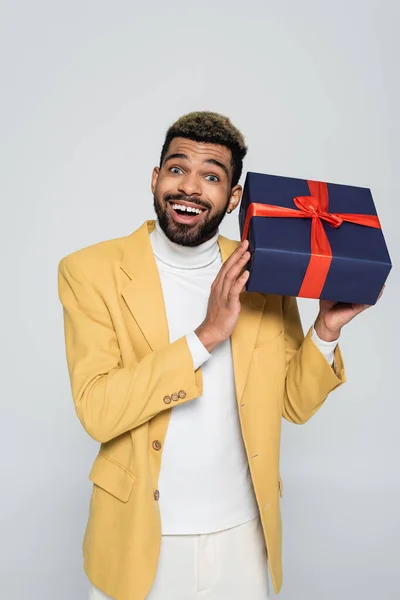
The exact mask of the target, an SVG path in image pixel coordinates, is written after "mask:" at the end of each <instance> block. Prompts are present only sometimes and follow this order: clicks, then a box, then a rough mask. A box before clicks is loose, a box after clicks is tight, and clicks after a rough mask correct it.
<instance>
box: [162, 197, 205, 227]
mask: <svg viewBox="0 0 400 600" xmlns="http://www.w3.org/2000/svg"><path fill="white" fill-rule="evenodd" d="M169 210H170V211H171V214H172V218H173V219H174V221H176V222H177V223H185V224H186V225H194V224H195V223H198V222H199V221H201V220H202V219H203V218H204V215H205V214H206V213H207V212H208V211H207V209H206V208H203V207H201V206H194V205H188V204H184V203H181V202H173V201H172V202H169Z"/></svg>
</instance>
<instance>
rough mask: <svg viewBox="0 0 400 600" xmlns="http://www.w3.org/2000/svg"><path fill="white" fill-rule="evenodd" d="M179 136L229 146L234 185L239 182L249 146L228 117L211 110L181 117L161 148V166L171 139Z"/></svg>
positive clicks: (169, 130)
mask: <svg viewBox="0 0 400 600" xmlns="http://www.w3.org/2000/svg"><path fill="white" fill-rule="evenodd" d="M177 137H183V138H187V139H189V140H193V141H195V142H204V143H206V144H218V145H220V146H225V147H226V148H229V150H230V151H231V154H232V160H231V164H232V187H233V186H235V185H236V184H237V183H238V181H239V179H240V176H241V174H242V169H243V159H244V157H245V156H246V154H247V147H246V144H245V141H244V137H243V135H242V134H241V133H240V131H239V130H238V129H237V128H236V127H235V126H234V125H233V124H232V123H231V121H230V119H228V117H224V116H223V115H220V114H218V113H215V112H209V111H199V112H192V113H189V114H187V115H184V116H183V117H180V119H178V120H177V121H176V122H175V123H174V124H173V125H171V127H170V128H169V129H168V131H167V134H166V137H165V141H164V144H163V147H162V150H161V157H160V166H161V165H162V163H163V161H164V158H165V155H166V153H167V151H168V148H169V145H170V143H171V141H172V140H173V139H174V138H177Z"/></svg>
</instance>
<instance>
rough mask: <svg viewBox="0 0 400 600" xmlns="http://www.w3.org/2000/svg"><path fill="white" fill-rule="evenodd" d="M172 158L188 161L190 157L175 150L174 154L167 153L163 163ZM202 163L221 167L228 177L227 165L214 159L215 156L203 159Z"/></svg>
mask: <svg viewBox="0 0 400 600" xmlns="http://www.w3.org/2000/svg"><path fill="white" fill-rule="evenodd" d="M173 158H178V159H181V160H188V161H190V158H189V157H188V155H187V154H183V153H180V152H176V153H175V154H169V155H168V156H166V157H165V159H164V163H166V162H168V161H169V160H172V159H173ZM204 163H207V164H209V165H215V166H216V167H219V168H220V169H222V170H223V171H224V173H226V176H227V177H229V171H228V168H227V166H226V165H224V163H222V162H220V161H219V160H216V159H215V158H207V159H206V160H205V161H204Z"/></svg>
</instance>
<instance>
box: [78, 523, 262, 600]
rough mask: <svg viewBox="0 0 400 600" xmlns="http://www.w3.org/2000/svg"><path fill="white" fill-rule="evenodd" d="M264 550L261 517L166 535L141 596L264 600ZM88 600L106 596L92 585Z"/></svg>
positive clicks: (106, 599) (154, 599)
mask: <svg viewBox="0 0 400 600" xmlns="http://www.w3.org/2000/svg"><path fill="white" fill-rule="evenodd" d="M268 596H269V584H268V568H267V552H266V549H265V543H264V538H263V533H262V528H261V522H260V519H259V518H257V519H253V520H252V521H249V522H248V523H245V524H244V525H239V526H238V527H233V528H232V529H226V530H224V531H219V532H217V533H210V534H206V535H165V536H163V537H162V539H161V550H160V558H159V562H158V568H157V573H156V577H155V580H154V583H153V586H152V588H151V591H150V593H149V594H148V596H147V598H146V600H200V599H201V600H249V598H251V600H266V599H267V598H268ZM89 599H90V600H111V599H110V597H109V596H106V595H105V594H103V592H101V591H100V590H98V589H97V588H95V587H94V586H91V588H90V592H89Z"/></svg>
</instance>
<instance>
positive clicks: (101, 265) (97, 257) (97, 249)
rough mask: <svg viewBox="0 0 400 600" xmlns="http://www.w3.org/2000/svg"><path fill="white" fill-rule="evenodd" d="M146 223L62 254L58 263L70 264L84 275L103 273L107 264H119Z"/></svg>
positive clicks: (111, 265)
mask: <svg viewBox="0 0 400 600" xmlns="http://www.w3.org/2000/svg"><path fill="white" fill-rule="evenodd" d="M146 224H147V222H146V223H144V224H143V225H141V227H140V228H139V229H137V230H135V231H134V232H133V233H131V234H129V235H126V236H123V237H119V238H114V239H110V240H104V241H102V242H97V243H95V244H91V245H90V246H86V247H84V248H81V249H79V250H75V251H74V252H71V253H70V254H67V255H66V256H64V257H63V258H62V259H61V260H60V263H59V264H60V266H61V265H62V264H68V265H71V266H72V267H75V268H76V269H78V270H80V271H83V272H84V273H85V274H86V275H88V274H94V275H96V273H100V272H102V273H104V271H106V270H107V266H109V267H115V266H119V265H120V264H121V262H122V260H123V257H124V255H125V253H126V250H127V248H128V247H129V246H130V244H131V243H132V240H133V239H134V237H135V236H136V234H138V233H139V231H140V230H142V229H143V227H144V225H146Z"/></svg>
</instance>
